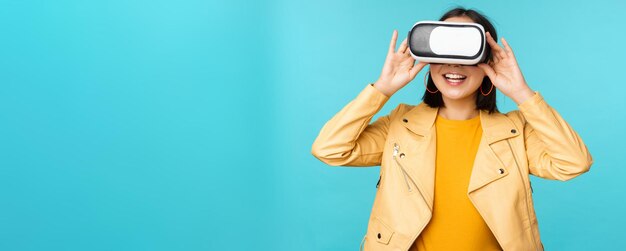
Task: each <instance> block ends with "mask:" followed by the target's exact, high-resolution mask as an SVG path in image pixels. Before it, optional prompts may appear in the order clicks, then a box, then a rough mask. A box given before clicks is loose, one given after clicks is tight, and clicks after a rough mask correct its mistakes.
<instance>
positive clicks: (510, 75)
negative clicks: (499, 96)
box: [478, 32, 535, 105]
mask: <svg viewBox="0 0 626 251" xmlns="http://www.w3.org/2000/svg"><path fill="white" fill-rule="evenodd" d="M486 36H487V42H488V43H489V45H490V46H491V53H492V55H493V56H492V58H493V60H492V62H490V64H485V63H481V64H478V67H480V68H481V69H482V70H483V71H484V72H485V74H487V76H488V77H489V79H491V83H493V85H495V86H496V87H497V88H498V89H499V90H500V91H501V92H502V93H504V95H507V96H509V97H510V98H511V99H513V100H514V101H515V102H516V103H517V104H518V105H519V104H521V103H522V102H524V101H525V100H526V99H527V98H530V97H532V96H533V95H534V94H535V92H534V91H533V90H531V89H530V87H528V84H526V80H525V79H524V75H522V71H521V70H520V68H519V66H518V64H517V60H516V59H515V55H514V54H513V50H512V49H511V47H510V46H509V44H508V43H507V42H506V40H505V39H504V38H502V44H503V45H504V48H502V47H500V45H498V43H497V42H496V41H495V40H494V39H493V37H491V34H489V32H487V34H486Z"/></svg>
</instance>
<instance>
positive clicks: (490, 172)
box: [402, 102, 520, 210]
mask: <svg viewBox="0 0 626 251" xmlns="http://www.w3.org/2000/svg"><path fill="white" fill-rule="evenodd" d="M438 112H439V108H433V107H429V106H428V105H427V104H426V103H424V102H421V103H419V104H418V105H416V106H414V107H413V108H412V109H410V110H409V111H408V112H406V113H405V114H404V115H403V116H402V121H403V123H402V124H403V125H404V127H406V128H407V129H408V131H410V133H412V134H415V135H418V136H420V137H423V141H422V143H421V144H423V145H422V146H420V147H413V148H409V149H412V150H413V151H415V152H411V153H407V154H411V155H413V156H415V158H406V159H405V160H403V165H404V166H407V167H408V168H407V169H409V170H407V172H408V173H409V175H410V176H411V178H412V179H413V180H415V181H416V183H418V184H417V185H418V186H419V189H420V191H421V192H422V195H423V196H424V197H425V198H424V199H425V200H426V201H427V202H428V204H429V206H430V207H431V210H432V205H433V196H434V179H435V168H436V167H435V159H436V151H435V149H436V142H437V141H436V129H435V119H436V118H437V114H438ZM479 116H480V123H481V127H482V130H483V133H482V138H481V140H480V144H479V146H478V150H477V153H476V158H475V160H474V165H473V167H472V173H471V177H470V182H469V187H468V194H469V193H471V192H473V191H475V190H477V189H479V188H481V187H483V186H485V185H487V184H489V183H491V182H493V181H495V180H497V179H500V178H502V177H504V176H506V175H507V174H508V172H509V170H508V167H506V166H505V165H504V164H503V163H504V162H503V161H502V160H501V159H500V157H499V156H498V155H496V153H495V152H496V151H494V149H493V146H494V144H496V143H497V142H499V141H501V140H504V139H508V138H511V137H514V136H517V135H519V134H520V130H519V128H517V127H516V126H515V124H514V123H513V122H512V121H511V120H510V119H509V118H508V117H507V116H506V115H504V114H502V113H500V112H495V113H492V114H489V113H488V112H486V111H483V110H480V115H479ZM412 138H414V137H412Z"/></svg>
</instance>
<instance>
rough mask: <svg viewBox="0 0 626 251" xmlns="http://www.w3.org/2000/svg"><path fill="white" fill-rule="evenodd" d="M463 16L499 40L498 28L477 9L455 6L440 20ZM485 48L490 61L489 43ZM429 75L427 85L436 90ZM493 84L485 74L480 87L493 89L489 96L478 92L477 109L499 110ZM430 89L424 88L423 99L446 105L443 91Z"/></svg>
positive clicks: (486, 89) (429, 103) (431, 104)
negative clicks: (433, 91)
mask: <svg viewBox="0 0 626 251" xmlns="http://www.w3.org/2000/svg"><path fill="white" fill-rule="evenodd" d="M461 16H467V17H469V18H470V19H472V20H473V21H474V22H475V23H478V24H480V25H482V26H483V28H484V29H485V31H488V32H489V33H490V34H491V36H492V37H493V39H494V40H496V41H498V34H497V33H496V28H495V27H494V26H493V25H492V24H491V22H490V21H489V20H488V19H487V17H486V16H485V15H483V14H481V13H480V12H479V11H477V10H473V9H465V8H463V7H455V8H454V9H451V10H449V11H447V12H446V13H445V14H443V16H441V18H440V19H439V21H444V20H446V19H448V18H451V17H461ZM485 50H486V51H485V52H486V53H487V57H486V61H487V62H490V61H491V60H492V55H491V46H489V44H487V46H486V48H485ZM428 75H429V76H428V83H427V84H426V86H427V87H428V90H436V89H437V87H436V86H435V82H433V78H432V76H430V74H428ZM492 85H493V84H492V83H491V79H489V77H487V75H485V78H483V82H482V83H481V86H480V88H482V89H483V90H484V91H485V92H489V91H488V90H490V88H493V90H492V91H491V92H490V93H489V95H487V96H483V95H482V94H480V93H476V109H482V110H486V111H488V112H489V113H493V112H499V110H498V106H497V104H496V87H495V86H493V87H492ZM428 90H424V96H422V100H423V101H424V103H426V104H427V105H428V106H430V107H433V108H434V107H445V104H444V102H443V98H442V97H441V92H440V91H438V92H436V93H430V92H429V91H428ZM479 91H480V89H479Z"/></svg>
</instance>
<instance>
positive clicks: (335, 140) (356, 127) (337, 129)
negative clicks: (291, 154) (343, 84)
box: [311, 84, 400, 166]
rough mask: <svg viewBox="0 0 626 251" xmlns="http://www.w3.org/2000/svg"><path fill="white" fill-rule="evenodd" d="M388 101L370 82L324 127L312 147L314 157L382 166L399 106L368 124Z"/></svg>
mask: <svg viewBox="0 0 626 251" xmlns="http://www.w3.org/2000/svg"><path fill="white" fill-rule="evenodd" d="M387 100H389V97H388V96H387V95H385V94H384V93H382V92H381V91H379V90H378V89H376V87H374V86H373V85H372V84H368V85H367V86H366V87H365V88H364V89H363V90H362V91H361V93H359V95H358V96H357V97H356V98H355V99H353V100H352V101H350V103H348V104H347V105H346V106H345V107H343V108H342V109H341V110H340V111H339V112H338V113H337V114H335V115H334V116H333V117H332V118H331V119H330V120H329V121H328V122H326V124H325V125H324V126H323V127H322V130H321V131H320V133H319V135H318V136H317V138H316V139H315V142H313V146H312V148H311V153H312V154H313V156H315V157H316V158H318V159H319V160H321V161H322V162H324V163H326V164H329V165H333V166H376V165H380V163H381V156H382V153H383V148H384V144H385V140H386V138H387V130H388V128H389V121H390V118H391V117H392V116H393V115H394V113H395V112H396V111H397V109H398V107H400V106H398V107H396V109H394V110H393V111H392V112H391V113H390V114H387V115H385V116H381V117H379V118H378V119H377V120H376V121H375V122H373V123H371V124H369V123H370V121H371V120H372V117H373V116H374V115H375V114H376V113H378V111H380V109H381V108H382V107H383V106H384V104H385V103H386V102H387Z"/></svg>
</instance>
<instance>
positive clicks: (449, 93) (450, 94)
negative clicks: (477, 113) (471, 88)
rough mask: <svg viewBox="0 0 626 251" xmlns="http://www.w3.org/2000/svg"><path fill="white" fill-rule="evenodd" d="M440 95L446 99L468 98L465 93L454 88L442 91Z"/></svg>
mask: <svg viewBox="0 0 626 251" xmlns="http://www.w3.org/2000/svg"><path fill="white" fill-rule="evenodd" d="M441 94H442V95H443V96H444V97H446V98H448V99H464V98H466V97H467V96H468V95H467V92H466V91H464V90H461V89H456V88H455V89H452V90H445V91H442V92H441Z"/></svg>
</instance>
